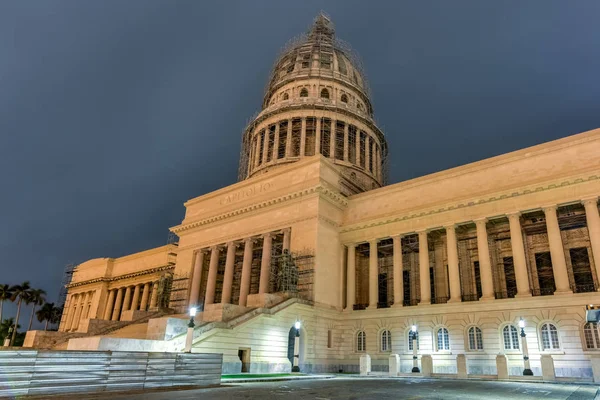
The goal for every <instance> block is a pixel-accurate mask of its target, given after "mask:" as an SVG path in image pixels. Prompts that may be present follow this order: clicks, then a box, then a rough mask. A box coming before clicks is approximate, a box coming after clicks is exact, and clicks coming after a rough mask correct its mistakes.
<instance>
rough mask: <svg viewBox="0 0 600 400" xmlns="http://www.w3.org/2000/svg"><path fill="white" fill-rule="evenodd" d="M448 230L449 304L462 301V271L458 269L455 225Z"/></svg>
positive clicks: (449, 226) (447, 227) (448, 227)
mask: <svg viewBox="0 0 600 400" xmlns="http://www.w3.org/2000/svg"><path fill="white" fill-rule="evenodd" d="M445 228H446V245H447V246H448V278H449V280H450V288H449V289H450V300H448V302H449V303H453V302H458V301H461V297H460V271H459V269H458V247H457V246H458V245H457V243H456V230H455V226H454V225H448V226H446V227H445Z"/></svg>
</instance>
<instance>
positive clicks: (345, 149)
mask: <svg viewBox="0 0 600 400" xmlns="http://www.w3.org/2000/svg"><path fill="white" fill-rule="evenodd" d="M348 143H349V141H348V124H344V161H346V162H348V160H349V154H350V148H349V146H348Z"/></svg>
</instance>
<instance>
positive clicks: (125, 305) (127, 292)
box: [121, 286, 131, 312]
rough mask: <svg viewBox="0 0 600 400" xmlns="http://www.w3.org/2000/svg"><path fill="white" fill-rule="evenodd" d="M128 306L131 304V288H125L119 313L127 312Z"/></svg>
mask: <svg viewBox="0 0 600 400" xmlns="http://www.w3.org/2000/svg"><path fill="white" fill-rule="evenodd" d="M130 304H131V286H127V289H125V299H123V307H122V308H121V312H123V311H127V310H129V306H130Z"/></svg>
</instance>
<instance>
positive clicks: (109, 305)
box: [104, 289, 115, 321]
mask: <svg viewBox="0 0 600 400" xmlns="http://www.w3.org/2000/svg"><path fill="white" fill-rule="evenodd" d="M114 306H115V290H114V289H112V290H109V291H108V302H107V303H106V309H105V310H104V319H105V320H107V321H110V317H111V316H112V312H113V307H114Z"/></svg>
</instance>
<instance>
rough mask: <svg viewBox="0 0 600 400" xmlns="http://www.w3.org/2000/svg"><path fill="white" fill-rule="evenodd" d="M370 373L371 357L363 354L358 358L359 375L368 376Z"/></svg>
mask: <svg viewBox="0 0 600 400" xmlns="http://www.w3.org/2000/svg"><path fill="white" fill-rule="evenodd" d="M370 372H371V356H370V355H368V354H363V355H362V356H360V374H361V375H369V373H370Z"/></svg>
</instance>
